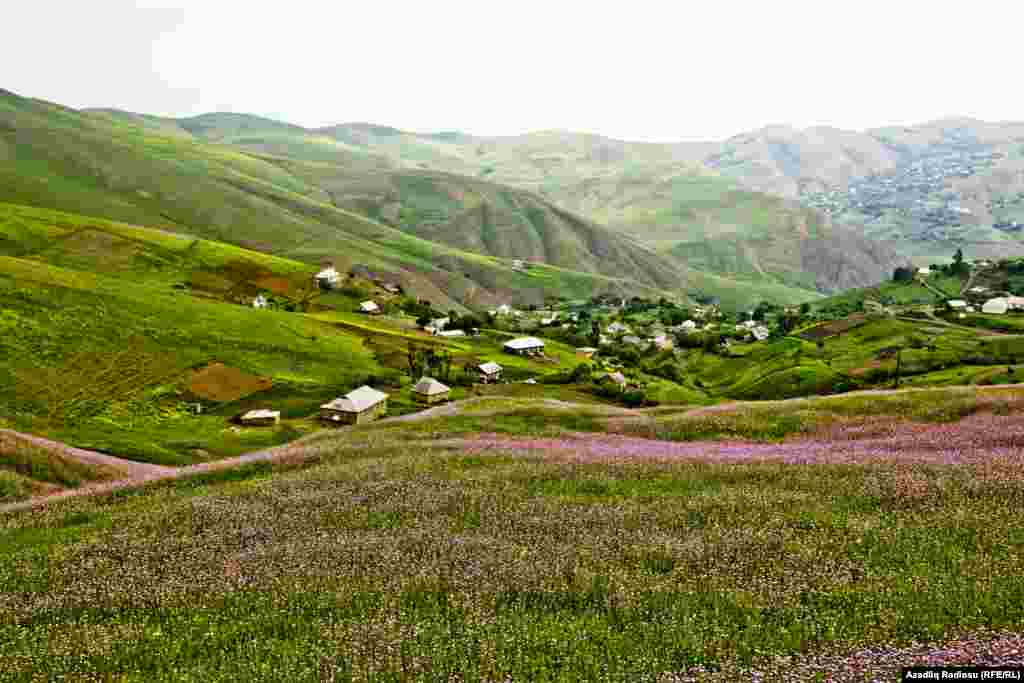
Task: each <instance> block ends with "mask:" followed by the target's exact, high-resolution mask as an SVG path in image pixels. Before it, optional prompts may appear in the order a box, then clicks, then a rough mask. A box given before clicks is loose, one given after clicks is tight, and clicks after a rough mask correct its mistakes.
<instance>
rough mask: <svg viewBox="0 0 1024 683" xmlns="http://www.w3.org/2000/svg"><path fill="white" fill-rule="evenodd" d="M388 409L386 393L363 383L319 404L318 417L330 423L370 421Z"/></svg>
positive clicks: (361, 422) (362, 422)
mask: <svg viewBox="0 0 1024 683" xmlns="http://www.w3.org/2000/svg"><path fill="white" fill-rule="evenodd" d="M387 410H388V395H387V394H385V393H384V392H382V391H377V390H376V389H374V388H372V387H368V386H366V385H363V386H361V387H359V388H358V389H356V390H354V391H350V392H348V393H347V394H345V396H344V397H343V398H336V399H334V400H333V401H331V402H330V403H325V404H323V405H322V406H320V419H321V420H324V421H325V422H329V423H332V424H364V423H366V422H372V421H373V420H376V419H377V418H378V417H380V416H381V415H383V414H384V413H386V412H387Z"/></svg>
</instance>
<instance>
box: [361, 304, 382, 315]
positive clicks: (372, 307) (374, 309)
mask: <svg viewBox="0 0 1024 683" xmlns="http://www.w3.org/2000/svg"><path fill="white" fill-rule="evenodd" d="M359 312H360V313H366V314H367V315H377V314H378V313H380V306H378V305H377V303H376V302H374V301H364V302H363V303H361V304H359Z"/></svg>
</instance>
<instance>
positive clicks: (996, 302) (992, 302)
mask: <svg viewBox="0 0 1024 683" xmlns="http://www.w3.org/2000/svg"><path fill="white" fill-rule="evenodd" d="M1008 309H1009V305H1008V304H1007V302H1006V299H1005V298H1003V297H996V298H995V299H989V300H988V301H986V302H985V305H984V306H982V307H981V312H982V313H989V314H992V315H1003V314H1004V313H1006V311H1007V310H1008Z"/></svg>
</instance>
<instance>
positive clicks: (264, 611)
mask: <svg viewBox="0 0 1024 683" xmlns="http://www.w3.org/2000/svg"><path fill="white" fill-rule="evenodd" d="M935 398H936V397H935V396H932V397H929V398H928V400H925V398H923V397H922V398H920V400H918V399H916V398H915V399H913V401H914V406H916V408H914V409H920V410H926V408H925V407H926V406H928V405H932V406H934V404H935ZM894 400H896V399H894ZM833 401H834V400H833V399H830V401H829V402H830V404H831V403H832V402H833ZM874 405H875V404H874V403H868V402H865V403H862V404H857V405H855V404H854V403H851V402H846V403H842V404H840V403H835V404H834V407H835V409H836V410H839V411H851V412H853V413H858V414H860V413H861V411H862V410H864V409H867V410H869V411H877V410H878V409H876V408H874V407H873V406H874ZM904 407H906V406H904ZM886 409H887V410H897V411H899V410H903V407H900V406H898V405H897V404H896V403H892V402H890V403H889V404H888V405H887V406H886ZM386 431H387V430H384V432H382V434H381V435H378V436H382V435H386V434H385V433H386ZM369 432H372V430H371V429H367V430H362V431H361V432H360V433H362V434H365V433H369ZM355 436H358V435H357V434H355V433H353V437H352V438H354V437H355ZM345 438H349V437H345ZM345 438H341V437H340V435H339V437H338V440H337V441H335V442H334V443H335V445H336V446H337V447H338V448H337V449H336V450H335V451H333V452H331V451H329V450H325V451H322V452H321V455H320V456H319V461H318V464H316V465H314V466H311V467H306V468H303V469H299V470H292V471H287V470H278V469H277V468H272V467H271V468H268V467H266V466H258V467H254V468H251V469H250V470H245V471H239V472H236V473H232V474H216V475H211V476H209V477H207V478H205V479H202V480H198V479H197V480H189V481H188V482H187V483H186V482H179V483H176V484H170V485H163V486H156V487H150V488H148V489H144V490H143V491H142V492H141V493H138V494H136V495H130V496H110V497H105V498H102V499H97V500H84V499H83V500H77V501H72V502H69V503H67V504H64V505H61V506H56V507H53V508H51V509H48V510H44V511H42V512H39V513H35V514H32V515H8V516H7V517H5V518H3V520H2V522H0V523H2V524H3V526H4V533H3V534H0V538H2V540H0V586H2V591H3V592H4V594H5V595H7V596H8V601H7V603H6V608H7V609H6V610H5V616H4V617H3V619H0V657H3V658H4V661H6V662H8V663H9V666H10V667H12V668H10V669H9V671H10V672H11V673H13V674H14V675H20V674H25V675H27V674H28V672H30V671H31V672H34V673H35V675H39V674H41V673H42V674H45V675H48V676H50V677H58V676H74V675H84V674H85V673H86V672H90V675H92V676H93V677H95V676H100V677H118V678H119V679H121V680H127V681H132V680H140V681H141V680H147V681H150V680H156V681H159V680H180V679H182V678H183V677H184V678H189V679H202V680H209V681H218V680H225V681H226V680H239V679H245V680H290V681H298V680H310V681H314V680H323V679H324V678H328V677H331V676H333V677H334V679H335V680H402V679H403V677H404V678H406V679H416V680H450V679H451V678H452V677H458V678H460V679H462V680H496V679H503V678H506V677H510V678H512V679H514V680H536V681H570V680H572V681H576V680H595V681H596V680H656V679H657V677H658V676H659V675H663V674H664V673H665V672H682V671H684V670H686V669H687V668H689V667H690V666H692V665H698V664H699V665H705V666H707V667H710V668H723V669H724V670H725V671H726V672H729V671H732V672H734V673H735V677H736V678H739V677H740V676H741V673H740V672H741V669H742V667H743V666H744V665H746V664H748V663H751V662H754V661H758V660H760V659H761V658H771V657H774V656H777V655H791V654H802V653H815V652H818V651H825V652H835V651H839V652H842V651H843V650H846V649H850V648H860V647H870V646H873V645H875V644H882V643H884V644H887V645H888V644H893V643H896V644H898V643H906V642H909V641H913V640H916V641H935V640H939V639H942V638H943V637H945V636H946V635H947V634H950V633H955V632H959V631H963V630H972V629H997V630H998V629H1004V628H1006V629H1013V628H1016V627H1017V626H1018V625H1019V623H1020V621H1021V620H1022V619H1024V607H1022V605H1024V578H1022V577H1021V575H1020V572H1019V571H1018V568H1019V564H1020V559H1021V557H1020V555H1021V552H1022V551H1024V536H1022V535H1021V534H1020V533H1019V529H1018V527H1019V523H1018V517H1019V515H1018V505H1017V501H1018V499H1019V497H1020V495H1021V494H1022V492H1024V491H1022V487H1024V483H1022V481H1021V479H1020V477H1019V476H1018V475H1019V473H1012V472H1009V471H1007V472H1002V471H1000V472H999V473H998V476H997V477H996V478H992V477H991V476H982V474H983V473H982V472H981V470H980V469H978V470H976V469H975V468H973V467H971V466H957V467H948V466H947V467H935V466H920V467H916V468H914V470H913V471H910V470H908V469H907V468H905V467H901V466H900V465H898V464H887V463H878V464H875V465H870V466H867V465H861V466H853V465H782V464H765V463H757V464H707V463H686V464H679V463H677V464H652V463H646V464H614V465H613V464H598V463H572V464H558V463H554V462H547V461H545V460H544V459H543V458H530V459H527V458H522V457H519V456H516V455H515V454H512V453H504V452H501V451H500V450H490V451H483V452H480V453H474V454H466V453H460V452H451V451H449V450H443V449H439V448H431V447H430V446H424V447H422V448H417V449H415V450H412V449H409V448H408V447H406V446H405V445H402V443H401V442H394V443H389V442H387V440H383V441H382V440H377V441H370V442H368V443H367V444H365V445H362V446H357V447H354V448H347V447H345V443H346V441H345ZM989 473H990V474H992V472H989ZM211 547H216V548H217V552H215V553H214V552H210V549H211ZM129 557H130V558H131V561H130V562H125V561H124V560H123V558H129ZM114 576H116V577H117V578H118V580H117V581H113V580H111V579H112V577H114Z"/></svg>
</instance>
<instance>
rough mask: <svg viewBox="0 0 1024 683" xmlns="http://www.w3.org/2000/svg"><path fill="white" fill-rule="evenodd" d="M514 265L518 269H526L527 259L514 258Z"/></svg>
mask: <svg viewBox="0 0 1024 683" xmlns="http://www.w3.org/2000/svg"><path fill="white" fill-rule="evenodd" d="M512 267H513V268H514V269H516V270H526V261H524V260H523V259H520V258H514V259H512Z"/></svg>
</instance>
